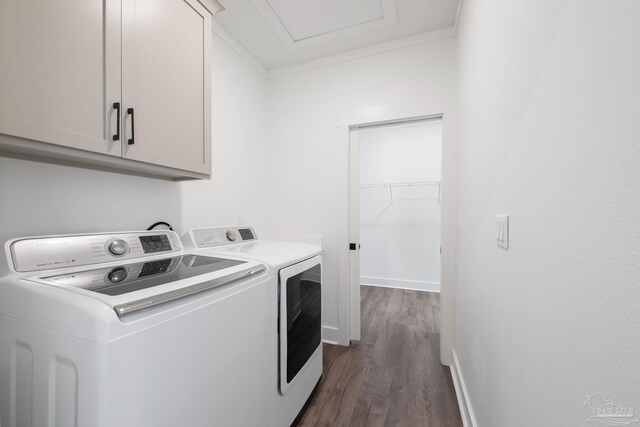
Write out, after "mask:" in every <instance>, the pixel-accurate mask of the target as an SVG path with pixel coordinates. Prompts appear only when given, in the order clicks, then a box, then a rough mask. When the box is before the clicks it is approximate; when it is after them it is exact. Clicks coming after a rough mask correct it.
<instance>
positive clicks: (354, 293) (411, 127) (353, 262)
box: [349, 115, 442, 340]
mask: <svg viewBox="0 0 640 427" xmlns="http://www.w3.org/2000/svg"><path fill="white" fill-rule="evenodd" d="M349 152H350V196H349V198H350V215H349V217H350V218H349V220H350V221H349V222H350V227H349V233H350V242H351V244H350V249H351V251H350V256H349V258H350V267H349V275H350V298H349V299H350V313H351V316H350V338H351V339H352V340H359V339H360V315H361V314H360V294H361V292H360V290H361V286H376V287H386V288H399V289H410V290H419V291H429V292H439V291H440V277H441V270H440V269H441V230H442V225H441V189H442V186H441V176H442V116H441V115H439V116H430V117H422V118H416V119H408V120H402V121H395V122H386V123H377V124H370V125H365V126H354V127H351V129H350V135H349Z"/></svg>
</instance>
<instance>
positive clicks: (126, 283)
mask: <svg viewBox="0 0 640 427" xmlns="http://www.w3.org/2000/svg"><path fill="white" fill-rule="evenodd" d="M240 264H246V262H244V261H235V260H230V259H224V258H214V257H210V256H202V255H190V254H187V255H179V256H174V257H168V258H161V259H153V260H146V261H144V262H136V263H129V264H122V265H119V266H116V267H102V268H96V269H91V270H85V271H77V272H73V273H66V274H57V275H54V276H43V277H40V281H41V282H44V283H49V284H53V285H58V286H66V287H74V288H80V289H86V290H88V291H92V292H97V293H100V294H104V295H111V296H114V295H122V294H127V293H129V292H135V291H139V290H141V289H147V288H153V287H156V286H160V285H165V284H167V283H171V282H176V281H178V280H183V279H188V278H191V277H194V276H199V275H202V274H207V273H213V272H215V271H219V270H223V269H225V268H229V267H235V266H237V265H240Z"/></svg>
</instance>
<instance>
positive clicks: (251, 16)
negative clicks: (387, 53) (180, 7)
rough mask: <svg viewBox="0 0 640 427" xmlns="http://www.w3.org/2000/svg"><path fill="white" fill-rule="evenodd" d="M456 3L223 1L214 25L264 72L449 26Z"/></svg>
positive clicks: (427, 0) (435, 0)
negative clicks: (227, 35)
mask: <svg viewBox="0 0 640 427" xmlns="http://www.w3.org/2000/svg"><path fill="white" fill-rule="evenodd" d="M459 1H460V0H226V1H224V2H223V3H224V6H225V8H226V10H223V11H221V12H219V13H217V14H216V21H217V22H218V23H219V24H220V26H221V27H222V28H223V29H224V30H225V31H226V32H227V33H229V35H231V36H232V37H233V38H234V39H235V40H236V41H237V42H238V43H240V45H242V46H243V47H244V48H245V49H246V50H247V51H248V52H249V53H250V54H251V55H252V56H253V57H254V58H255V59H256V60H258V62H260V63H261V64H262V65H263V66H264V67H265V68H266V69H274V68H279V67H283V66H287V65H292V64H296V63H299V62H304V61H309V60H312V59H316V58H319V57H323V56H327V55H332V54H335V53H339V52H344V51H347V50H351V49H356V48H361V47H366V46H370V45H373V44H378V43H382V42H388V41H391V40H395V39H399V38H403V37H408V36H412V35H416V34H422V33H428V32H430V31H435V30H440V29H443V28H449V27H453V26H454V25H455V21H456V13H457V9H458V2H459Z"/></svg>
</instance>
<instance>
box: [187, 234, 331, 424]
mask: <svg viewBox="0 0 640 427" xmlns="http://www.w3.org/2000/svg"><path fill="white" fill-rule="evenodd" d="M183 243H184V245H185V247H187V248H189V249H190V250H193V251H199V252H198V253H203V254H209V255H214V256H224V257H230V256H233V257H237V258H240V259H247V260H255V261H258V262H261V263H264V264H266V265H267V266H268V270H269V272H268V275H269V277H270V279H271V281H272V284H273V285H272V292H271V294H270V298H269V300H268V302H269V305H270V306H271V307H272V311H273V321H272V323H271V324H272V325H274V327H273V329H272V330H271V332H270V336H271V339H272V343H273V346H272V353H271V355H272V390H271V397H272V402H273V416H272V423H271V425H273V426H274V427H287V426H289V425H291V424H292V423H293V422H294V420H295V419H296V418H297V416H298V415H299V414H300V412H301V410H302V408H303V407H304V405H305V403H306V402H307V400H308V399H309V397H310V396H311V393H312V392H313V390H314V388H315V386H316V385H317V383H318V381H319V380H320V377H321V375H322V338H321V334H322V304H321V300H322V295H321V290H322V249H321V248H320V247H318V246H314V245H309V244H304V243H294V242H280V241H268V240H259V239H258V236H257V234H256V232H255V230H254V229H253V228H252V227H215V228H199V229H193V230H191V231H190V232H189V233H187V234H186V235H185V236H183Z"/></svg>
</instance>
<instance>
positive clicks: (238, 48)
mask: <svg viewBox="0 0 640 427" xmlns="http://www.w3.org/2000/svg"><path fill="white" fill-rule="evenodd" d="M212 30H213V33H214V34H215V35H217V36H218V37H219V38H220V40H222V41H223V42H225V44H226V45H227V46H229V47H230V48H231V49H232V50H233V51H234V52H235V53H236V54H237V55H238V56H239V57H240V58H242V59H243V60H244V61H245V62H247V63H248V64H249V65H251V67H253V68H254V69H255V70H256V71H257V72H258V73H260V75H261V76H262V77H264V78H267V69H266V68H265V67H264V66H263V65H262V64H261V63H260V62H258V60H257V59H255V58H254V57H253V55H251V54H250V53H249V52H248V51H247V50H246V49H245V48H244V47H242V45H240V43H238V42H237V41H236V39H234V38H233V37H231V35H229V33H227V32H226V30H225V29H224V28H222V25H220V24H219V23H218V22H217V21H216V20H215V19H214V20H213V22H212Z"/></svg>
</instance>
